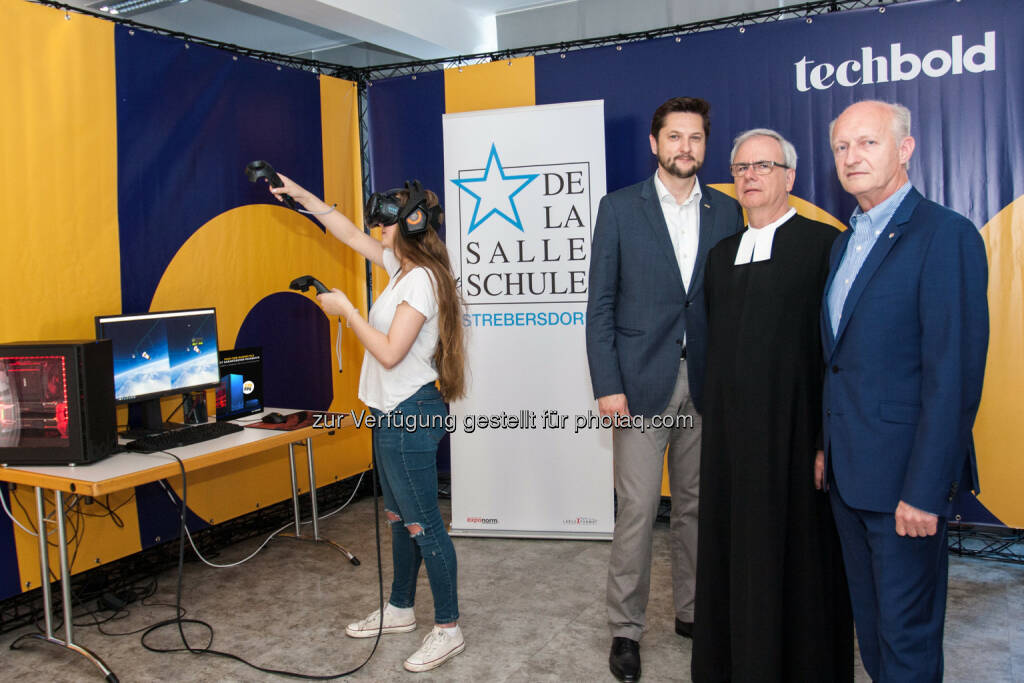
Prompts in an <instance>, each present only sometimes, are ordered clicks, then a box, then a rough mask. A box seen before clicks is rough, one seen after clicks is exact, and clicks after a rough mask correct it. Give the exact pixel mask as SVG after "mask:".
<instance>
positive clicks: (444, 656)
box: [405, 626, 466, 671]
mask: <svg viewBox="0 0 1024 683" xmlns="http://www.w3.org/2000/svg"><path fill="white" fill-rule="evenodd" d="M454 630H455V633H454V634H451V633H449V632H448V629H444V628H441V627H440V626H435V627H434V629H433V630H432V631H431V632H430V633H428V634H427V637H426V638H424V639H423V644H422V645H420V649H418V650H416V652H414V653H413V654H412V655H411V656H410V657H409V659H407V660H405V668H406V669H408V670H409V671H430V670H431V669H436V668H437V667H439V666H441V665H442V664H444V663H445V662H447V661H448V660H449V659H451V658H452V657H454V656H455V655H457V654H459V653H460V652H462V651H463V650H465V649H466V640H465V638H463V637H462V629H460V628H459V627H458V626H456V627H455V629H454Z"/></svg>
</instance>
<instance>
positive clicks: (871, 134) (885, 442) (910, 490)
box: [816, 101, 988, 682]
mask: <svg viewBox="0 0 1024 683" xmlns="http://www.w3.org/2000/svg"><path fill="white" fill-rule="evenodd" d="M829 134H830V138H831V144H832V152H833V155H834V156H835V163H836V172H837V173H838V175H839V181H840V183H842V185H843V188H844V189H845V190H846V191H847V192H849V193H850V194H852V195H853V196H854V197H855V198H856V199H857V202H858V204H859V208H858V209H857V210H855V211H854V213H853V216H852V218H851V220H850V227H851V229H850V230H848V231H846V232H845V233H843V235H841V236H840V237H839V238H838V239H837V240H836V241H835V244H834V246H833V248H832V255H831V264H830V271H829V280H828V282H827V284H826V286H825V301H824V304H823V310H822V340H823V344H824V353H825V361H826V367H825V390H824V401H823V413H824V414H823V419H824V439H825V456H824V457H822V458H819V461H818V462H817V463H816V480H817V482H818V483H819V485H826V486H828V487H829V489H830V499H831V502H832V508H833V512H834V514H835V520H836V527H837V529H838V531H839V536H840V539H841V542H842V547H843V560H844V562H845V564H846V571H847V578H848V580H849V586H850V598H851V602H852V606H853V614H854V621H855V623H856V626H857V638H858V642H859V644H860V653H861V658H862V660H863V662H864V668H865V669H866V670H867V672H868V674H869V675H870V676H871V678H872V679H873V680H875V681H885V682H888V681H940V680H941V679H942V629H943V621H944V618H945V610H946V577H947V564H948V550H947V545H946V519H947V517H948V515H949V513H950V510H951V506H952V502H953V500H954V498H955V496H956V493H957V490H958V489H959V488H960V487H967V488H970V489H973V490H975V491H977V490H978V478H977V467H976V464H975V459H974V444H973V440H972V437H971V430H972V427H973V425H974V417H975V414H976V413H977V410H978V403H979V401H980V399H981V385H982V379H983V376H984V369H985V354H986V349H987V346H988V303H987V298H986V282H987V279H988V266H987V261H986V257H985V247H984V245H983V243H982V240H981V237H980V235H979V234H978V230H977V228H975V226H974V225H972V224H971V222H970V221H968V220H967V219H966V218H964V217H963V216H961V215H959V214H957V213H954V212H953V211H950V210H949V209H947V208H945V207H943V206H940V205H939V204H936V203H934V202H931V201H929V200H927V199H925V198H924V197H922V196H921V194H920V193H919V192H918V191H917V190H915V189H914V188H913V186H912V185H911V184H910V181H909V179H908V176H907V164H908V162H909V161H910V157H911V155H912V154H913V152H914V138H912V137H911V136H910V112H909V111H908V110H907V109H906V108H905V107H903V106H900V105H896V104H888V103H884V102H874V101H865V102H858V103H855V104H853V105H851V106H850V107H849V108H847V109H846V110H845V111H844V112H843V113H842V114H841V115H840V116H839V118H837V119H836V120H835V121H833V122H832V126H831V128H830V131H829Z"/></svg>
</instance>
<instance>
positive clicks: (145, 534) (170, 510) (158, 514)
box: [135, 482, 210, 550]
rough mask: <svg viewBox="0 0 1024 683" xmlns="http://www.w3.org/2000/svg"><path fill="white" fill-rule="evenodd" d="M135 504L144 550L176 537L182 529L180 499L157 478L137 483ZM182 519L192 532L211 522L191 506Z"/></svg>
mask: <svg viewBox="0 0 1024 683" xmlns="http://www.w3.org/2000/svg"><path fill="white" fill-rule="evenodd" d="M168 490H170V493H168ZM135 507H136V509H137V511H138V515H139V542H140V543H141V545H142V549H143V550H145V549H146V548H152V547H153V546H155V545H160V544H161V543H166V542H167V541H170V540H172V539H175V538H177V537H178V533H179V532H180V531H181V499H180V498H179V497H178V495H177V494H175V493H174V491H173V489H165V488H164V487H163V486H161V485H160V482H153V483H152V484H143V485H142V486H136V487H135ZM185 522H186V523H187V524H188V530H189V531H190V532H192V533H195V532H196V531H200V530H201V529H205V528H207V527H209V526H210V525H209V524H207V523H206V522H205V521H204V520H203V519H202V518H201V517H199V516H198V515H196V514H195V513H194V512H192V510H188V511H187V513H186V515H185Z"/></svg>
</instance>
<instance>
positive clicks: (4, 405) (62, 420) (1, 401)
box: [0, 356, 68, 443]
mask: <svg viewBox="0 0 1024 683" xmlns="http://www.w3.org/2000/svg"><path fill="white" fill-rule="evenodd" d="M66 363H67V360H66V358H65V357H64V356H0V443H3V442H4V440H5V437H6V438H7V439H10V438H11V437H13V438H14V439H15V440H16V439H17V437H18V436H19V435H20V436H22V437H24V436H29V435H30V436H32V437H36V438H48V439H67V438H68V376H67V365H66Z"/></svg>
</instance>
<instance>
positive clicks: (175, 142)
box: [115, 26, 323, 312]
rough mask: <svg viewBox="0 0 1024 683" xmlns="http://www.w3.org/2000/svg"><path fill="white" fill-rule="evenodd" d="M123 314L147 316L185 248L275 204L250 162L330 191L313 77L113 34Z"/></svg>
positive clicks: (136, 34) (198, 48)
mask: <svg viewBox="0 0 1024 683" xmlns="http://www.w3.org/2000/svg"><path fill="white" fill-rule="evenodd" d="M115 50H116V64H117V118H118V133H117V146H118V149H117V160H118V212H119V221H120V231H121V232H120V241H121V288H122V302H123V309H124V312H139V311H145V310H148V309H149V305H150V302H151V301H152V298H153V293H154V291H155V290H156V286H157V284H158V283H159V282H160V278H161V276H162V275H163V272H164V270H165V269H166V267H167V265H168V264H169V263H170V261H171V259H172V258H173V257H174V254H175V253H176V252H177V251H178V249H179V248H180V247H181V245H182V244H184V242H185V241H186V240H187V239H188V238H189V237H190V236H191V235H192V234H193V233H194V232H195V231H196V230H197V229H199V228H200V227H201V226H202V225H203V224H205V223H206V222H207V221H209V220H210V219H212V218H214V217H216V216H217V215H219V214H221V213H223V212H225V211H227V210H229V209H233V208H235V207H238V206H242V205H245V204H252V203H270V202H273V203H275V204H276V202H274V200H273V199H271V198H270V196H269V194H268V193H267V190H266V188H265V187H263V186H262V182H261V183H260V184H259V185H253V184H251V183H249V181H248V179H247V178H246V177H245V174H244V169H245V166H246V164H248V163H249V162H250V161H254V160H256V159H264V160H266V161H269V162H270V163H271V164H272V165H273V166H274V167H275V168H279V169H282V170H283V171H284V172H286V173H288V174H289V175H291V176H292V177H294V178H296V179H298V180H300V181H301V182H302V183H303V184H304V185H305V186H306V187H308V188H309V189H310V190H312V191H313V192H316V193H317V194H318V195H321V196H322V194H323V170H322V163H323V154H322V143H321V140H322V136H321V126H320V86H319V82H318V80H317V76H316V75H315V74H312V73H309V72H304V71H298V70H295V69H288V68H282V67H278V66H276V65H272V64H267V63H265V62H259V61H257V60H254V59H248V58H243V57H238V58H237V59H236V58H235V56H233V55H231V54H230V53H227V52H224V51H221V50H217V49H214V48H210V47H205V46H202V45H195V44H192V45H188V44H186V43H185V42H183V41H181V40H178V39H174V38H170V37H166V36H159V35H154V34H151V33H147V32H145V31H129V30H128V29H127V28H125V27H124V26H116V27H115Z"/></svg>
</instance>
